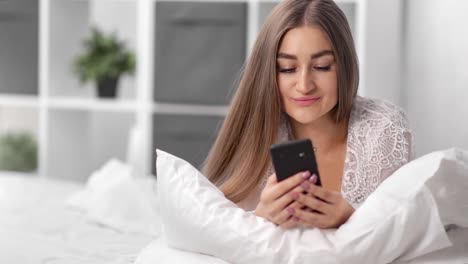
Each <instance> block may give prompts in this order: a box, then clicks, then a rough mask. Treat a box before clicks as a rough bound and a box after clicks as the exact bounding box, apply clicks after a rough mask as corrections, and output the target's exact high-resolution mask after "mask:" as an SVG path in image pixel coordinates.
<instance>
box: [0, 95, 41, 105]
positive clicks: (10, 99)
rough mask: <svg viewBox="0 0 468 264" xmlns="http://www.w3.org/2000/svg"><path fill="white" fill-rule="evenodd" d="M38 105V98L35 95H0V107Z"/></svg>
mask: <svg viewBox="0 0 468 264" xmlns="http://www.w3.org/2000/svg"><path fill="white" fill-rule="evenodd" d="M38 106H39V98H38V97H37V96H35V95H7V94H2V95H0V107H27V108H36V107H38Z"/></svg>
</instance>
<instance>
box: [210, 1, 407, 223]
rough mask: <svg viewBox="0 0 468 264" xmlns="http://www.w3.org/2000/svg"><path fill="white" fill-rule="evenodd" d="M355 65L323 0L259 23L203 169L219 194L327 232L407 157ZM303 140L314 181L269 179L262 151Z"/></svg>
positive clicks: (337, 13) (387, 108) (391, 113)
mask: <svg viewBox="0 0 468 264" xmlns="http://www.w3.org/2000/svg"><path fill="white" fill-rule="evenodd" d="M358 83H359V71H358V62H357V56H356V51H355V47H354V44H353V38H352V36H351V31H350V28H349V25H348V23H347V21H346V18H345V15H344V14H343V13H342V11H341V10H340V9H339V7H338V6H337V5H336V4H335V3H334V2H333V1H332V0H286V1H283V2H281V3H280V4H279V5H278V6H277V7H276V8H275V9H274V10H273V11H272V13H271V15H270V16H269V17H268V19H267V21H266V22H265V24H264V26H263V28H262V30H261V32H260V34H259V36H258V38H257V41H256V43H255V46H254V48H253V50H252V53H251V55H250V57H249V59H248V61H247V64H246V68H245V71H244V73H243V76H242V78H241V80H240V83H239V87H238V89H237V92H236V94H235V96H234V99H233V101H232V105H231V108H230V111H229V113H228V115H227V117H226V119H225V121H224V124H223V126H222V128H221V131H220V133H219V135H218V138H217V140H216V142H215V144H214V146H213V148H212V150H211V152H210V154H209V156H208V158H207V162H206V165H205V167H204V173H205V175H207V176H208V178H209V179H210V180H211V181H212V182H213V183H215V184H216V185H217V186H218V187H219V188H220V189H221V190H222V191H223V192H224V194H225V195H226V197H227V198H229V199H230V200H232V201H233V202H235V203H237V204H238V205H239V206H241V207H242V208H244V209H246V210H253V209H255V214H256V215H258V216H261V217H264V218H265V219H267V220H269V221H271V222H273V223H275V224H277V225H279V226H282V227H285V228H291V227H294V226H297V225H305V226H310V227H319V228H336V227H339V226H340V225H341V224H343V223H344V222H346V221H347V219H348V218H349V217H350V216H351V214H352V213H353V211H354V210H355V208H356V207H358V206H359V204H361V203H362V202H363V201H364V200H365V199H366V198H367V196H369V194H370V193H372V191H374V190H375V189H376V188H377V186H378V185H379V184H380V183H381V182H382V181H383V180H384V179H385V178H386V177H388V176H389V175H390V174H392V173H393V172H394V171H395V170H396V169H398V168H399V167H401V166H402V165H404V164H405V163H407V162H408V161H409V160H410V159H411V155H412V154H411V153H412V148H413V147H412V135H411V131H410V129H409V127H408V125H407V119H406V117H405V115H404V113H403V112H402V111H401V110H400V109H399V108H398V107H396V106H394V105H392V104H390V103H388V102H382V101H378V100H373V99H366V98H362V97H359V96H357V89H358ZM305 138H309V139H311V140H312V142H313V144H314V146H315V147H316V149H315V155H316V158H317V163H318V166H319V171H320V175H321V180H322V186H323V187H319V186H316V185H314V183H315V181H316V176H315V175H309V173H308V172H301V173H298V174H297V175H294V176H293V177H289V178H288V179H287V180H284V181H281V182H277V180H276V176H275V175H274V173H273V170H272V169H271V160H270V157H269V147H270V145H272V144H274V143H279V142H284V141H288V140H292V139H305Z"/></svg>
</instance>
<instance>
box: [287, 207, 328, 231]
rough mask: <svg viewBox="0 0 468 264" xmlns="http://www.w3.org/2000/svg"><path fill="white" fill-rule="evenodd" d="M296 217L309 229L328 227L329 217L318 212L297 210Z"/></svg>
mask: <svg viewBox="0 0 468 264" xmlns="http://www.w3.org/2000/svg"><path fill="white" fill-rule="evenodd" d="M294 216H295V217H297V218H298V219H299V222H300V223H301V224H302V225H304V226H307V227H318V228H326V227H327V220H328V219H327V217H326V216H325V215H323V214H320V213H318V212H309V211H307V210H296V212H295V213H294Z"/></svg>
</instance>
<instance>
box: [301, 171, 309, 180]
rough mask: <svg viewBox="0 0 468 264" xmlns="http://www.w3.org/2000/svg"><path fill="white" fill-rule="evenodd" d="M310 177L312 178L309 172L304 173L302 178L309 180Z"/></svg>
mask: <svg viewBox="0 0 468 264" xmlns="http://www.w3.org/2000/svg"><path fill="white" fill-rule="evenodd" d="M309 177H310V172H309V171H304V172H303V173H302V178H304V179H307V178H309Z"/></svg>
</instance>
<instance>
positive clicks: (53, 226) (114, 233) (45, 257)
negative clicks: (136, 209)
mask: <svg viewBox="0 0 468 264" xmlns="http://www.w3.org/2000/svg"><path fill="white" fill-rule="evenodd" d="M84 187H85V185H83V184H78V183H71V182H66V181H60V180H50V179H41V178H33V177H27V176H22V175H18V174H3V175H1V176H0V249H1V250H0V263H13V264H15V263H18V264H38V263H44V264H45V263H50V264H52V263H67V264H72V263H82V264H84V263H88V264H91V263H93V264H94V263H96V264H98V263H99V264H107V263H109V264H110V263H113V264H124V263H125V264H129V263H133V262H134V261H135V259H136V256H137V255H138V254H139V252H140V250H141V249H142V248H144V247H145V246H146V245H147V244H148V243H150V241H151V240H152V239H153V238H154V237H153V236H152V235H150V234H143V233H136V232H124V231H123V230H116V229H114V228H112V227H109V226H106V225H102V224H99V223H97V222H94V221H92V220H90V219H89V217H88V216H87V215H86V214H85V213H84V212H83V211H80V210H77V209H76V208H72V207H70V206H67V205H66V201H67V199H68V198H69V197H70V195H72V194H74V193H76V192H79V191H80V190H82V189H83V188H84Z"/></svg>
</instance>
